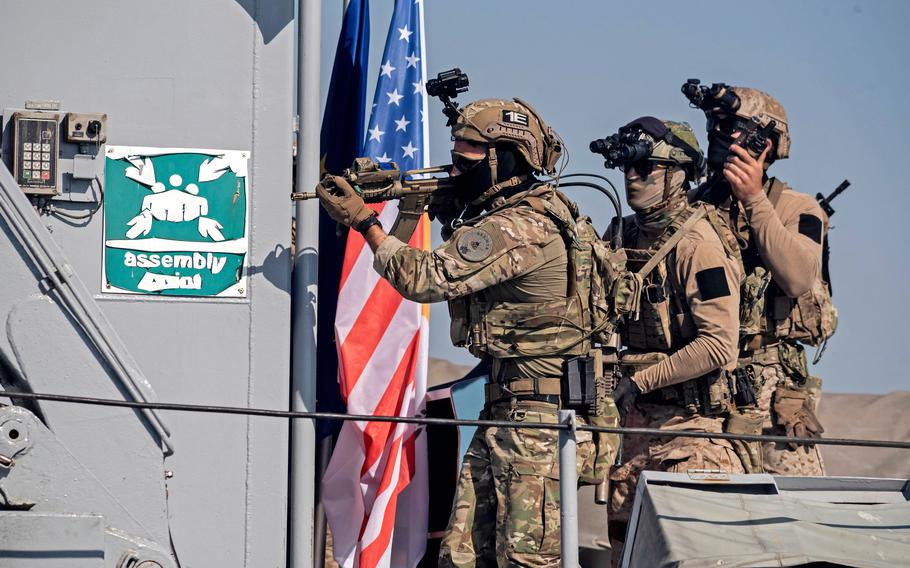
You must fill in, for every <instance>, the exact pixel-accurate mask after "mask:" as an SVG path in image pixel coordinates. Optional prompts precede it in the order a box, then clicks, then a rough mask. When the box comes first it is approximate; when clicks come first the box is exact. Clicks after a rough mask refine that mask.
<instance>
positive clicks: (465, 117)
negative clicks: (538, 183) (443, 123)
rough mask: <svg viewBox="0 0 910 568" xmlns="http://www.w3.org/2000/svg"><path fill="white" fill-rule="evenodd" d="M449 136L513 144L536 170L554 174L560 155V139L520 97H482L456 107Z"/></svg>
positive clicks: (479, 141)
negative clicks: (458, 107)
mask: <svg viewBox="0 0 910 568" xmlns="http://www.w3.org/2000/svg"><path fill="white" fill-rule="evenodd" d="M452 139H453V140H466V141H469V142H473V143H475V144H487V145H488V146H490V148H491V149H492V150H493V152H494V155H495V149H494V147H495V145H496V144H507V145H511V146H513V147H514V148H515V149H516V150H517V151H518V153H519V154H520V155H521V156H522V158H524V160H525V162H527V164H528V165H529V166H530V167H531V169H533V170H534V171H535V172H537V173H543V174H553V173H555V171H556V163H557V162H558V161H559V158H560V156H561V155H562V141H561V139H560V138H559V135H558V134H557V133H556V131H555V130H553V129H552V128H550V127H549V126H548V125H547V123H546V122H544V120H543V119H542V118H541V117H540V115H539V114H538V113H537V111H536V110H534V107H532V106H531V105H530V104H528V103H527V102H525V101H523V100H521V99H517V98H516V99H512V100H505V99H481V100H478V101H474V102H472V103H469V104H467V105H465V106H464V107H463V108H461V109H459V111H458V117H457V119H456V120H455V123H454V124H453V125H452Z"/></svg>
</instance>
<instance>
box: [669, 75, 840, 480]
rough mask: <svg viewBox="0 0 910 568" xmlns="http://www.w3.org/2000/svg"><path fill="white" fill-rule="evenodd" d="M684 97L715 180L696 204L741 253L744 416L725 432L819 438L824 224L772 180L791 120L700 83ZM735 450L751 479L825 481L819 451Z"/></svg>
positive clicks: (830, 315) (762, 101) (804, 199)
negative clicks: (814, 353)
mask: <svg viewBox="0 0 910 568" xmlns="http://www.w3.org/2000/svg"><path fill="white" fill-rule="evenodd" d="M682 91H683V94H685V95H686V97H687V98H688V99H689V101H690V103H692V106H694V107H697V108H700V109H701V110H703V111H704V113H705V116H706V118H707V129H708V166H709V168H710V172H711V173H710V176H709V178H708V181H707V182H706V183H705V184H704V186H703V187H701V188H699V189H698V190H696V191H694V192H693V196H694V197H695V198H697V199H704V200H707V201H711V202H713V203H715V204H717V205H718V206H719V207H720V208H721V210H722V212H723V213H724V220H725V222H726V225H727V226H728V227H729V230H728V241H729V242H730V243H731V244H733V245H736V246H737V248H738V249H740V250H741V266H742V269H743V273H744V280H743V284H742V294H741V299H742V305H741V308H740V318H741V323H740V334H739V335H740V337H739V346H740V353H739V363H738V365H737V368H736V370H735V378H736V385H737V393H738V396H737V401H736V402H737V406H738V407H739V410H738V411H737V412H736V413H733V414H731V416H730V420H729V424H728V426H727V430H728V431H730V432H738V433H749V434H754V433H765V434H774V435H789V436H793V435H796V436H810V437H811V436H820V435H821V434H822V432H823V431H824V428H822V426H821V424H820V423H819V421H818V418H817V416H816V407H817V403H818V396H819V395H820V388H821V381H820V380H819V379H818V378H816V377H813V376H811V375H810V373H809V367H808V361H807V359H806V354H805V349H804V347H803V345H802V344H807V345H822V346H824V344H825V343H826V342H827V340H828V338H829V337H830V336H831V335H832V334H833V333H834V330H835V328H836V325H837V311H836V310H835V308H834V306H833V304H832V302H831V296H830V284H829V283H828V282H827V281H825V279H824V278H823V277H822V271H821V262H820V259H821V256H822V250H823V245H824V242H825V240H826V239H827V232H828V217H827V215H826V214H825V213H824V212H823V211H822V209H821V207H819V205H818V203H816V201H815V200H814V199H812V198H811V197H810V196H808V195H805V194H802V193H798V192H796V191H794V190H793V189H791V188H790V187H789V186H788V185H787V184H785V183H784V182H782V181H780V180H779V179H777V178H774V177H769V176H768V175H767V169H768V167H769V166H770V165H771V164H772V163H773V162H775V161H777V160H783V159H785V158H787V157H789V154H790V131H789V126H788V121H787V115H786V113H785V112H784V109H783V107H782V106H781V104H780V103H779V102H778V101H777V100H775V99H774V98H773V97H771V96H770V95H768V94H766V93H764V92H762V91H759V90H756V89H749V88H744V87H730V86H728V85H725V84H723V83H715V84H714V85H712V86H711V87H707V86H704V85H701V84H700V83H699V81H698V80H695V79H690V80H689V81H688V82H687V83H685V84H684V85H683V87H682ZM737 449H738V450H739V451H740V453H741V455H742V457H743V461H744V463H745V464H746V466H747V471H748V472H750V473H751V472H761V471H765V472H768V473H773V474H778V475H824V465H823V463H822V459H821V455H820V454H819V452H818V449H817V447H816V446H797V445H786V444H775V443H763V444H758V443H753V444H743V443H737Z"/></svg>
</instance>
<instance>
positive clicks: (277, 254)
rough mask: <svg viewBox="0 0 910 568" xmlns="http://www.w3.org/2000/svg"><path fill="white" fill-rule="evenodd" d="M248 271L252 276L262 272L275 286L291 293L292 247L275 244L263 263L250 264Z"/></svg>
mask: <svg viewBox="0 0 910 568" xmlns="http://www.w3.org/2000/svg"><path fill="white" fill-rule="evenodd" d="M247 273H248V274H249V275H250V276H252V275H254V274H262V275H263V276H265V279H266V280H268V281H269V282H270V283H271V284H272V285H273V286H275V287H276V288H278V289H279V290H282V291H284V292H286V293H288V294H290V293H291V281H290V274H291V249H289V248H288V247H285V246H283V245H275V248H274V249H272V251H271V252H270V253H269V254H268V255H267V256H266V257H265V259H264V260H263V261H262V264H260V265H255V264H253V265H250V268H249V270H248V272H247Z"/></svg>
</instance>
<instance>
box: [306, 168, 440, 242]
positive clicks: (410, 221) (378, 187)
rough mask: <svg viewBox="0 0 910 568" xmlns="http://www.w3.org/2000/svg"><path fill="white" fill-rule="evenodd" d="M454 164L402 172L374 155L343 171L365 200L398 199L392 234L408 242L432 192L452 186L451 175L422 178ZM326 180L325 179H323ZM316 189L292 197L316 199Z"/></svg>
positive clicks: (367, 201)
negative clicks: (375, 158)
mask: <svg viewBox="0 0 910 568" xmlns="http://www.w3.org/2000/svg"><path fill="white" fill-rule="evenodd" d="M450 168H451V166H436V167H432V168H421V169H417V170H405V171H404V172H402V171H401V170H400V169H399V167H398V164H396V163H395V162H386V163H382V164H380V163H378V162H376V161H374V160H373V159H371V158H357V159H355V160H354V163H353V165H351V167H350V168H347V169H346V170H344V172H342V174H341V177H343V178H344V179H345V180H346V181H347V182H348V183H350V184H351V186H352V187H353V188H354V190H356V191H357V193H359V194H360V196H361V197H363V200H364V202H366V203H381V202H383V201H389V200H392V199H397V200H398V201H399V202H398V218H397V219H395V224H394V225H392V229H391V231H389V234H390V235H394V236H396V237H398V238H399V239H401V240H402V241H403V242H408V240H410V238H411V235H412V234H413V233H414V229H416V228H417V223H418V222H419V221H420V216H421V215H423V214H424V212H425V211H426V208H427V205H429V203H430V199H431V197H432V195H433V192H435V191H438V190H440V189H445V188H451V187H453V182H452V180H451V179H450V178H448V177H425V178H423V177H421V178H417V179H415V176H423V175H427V174H436V173H446V174H447V173H448V172H449V170H450ZM323 183H326V180H323ZM315 198H316V192H312V191H306V192H298V193H292V194H291V199H292V200H295V201H298V200H303V199H315Z"/></svg>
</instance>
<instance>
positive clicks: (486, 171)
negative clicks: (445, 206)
mask: <svg viewBox="0 0 910 568" xmlns="http://www.w3.org/2000/svg"><path fill="white" fill-rule="evenodd" d="M496 157H497V159H498V160H499V163H498V164H497V166H496V179H495V180H494V179H493V176H492V172H490V158H489V155H488V156H486V157H485V158H484V159H483V160H481V161H480V163H479V164H477V165H476V166H473V167H472V168H471V169H470V170H468V171H466V172H463V173H460V174H458V175H457V176H455V177H453V178H452V181H453V182H455V191H456V192H457V193H458V195H459V196H460V197H461V198H462V199H463V200H464V201H465V202H466V203H469V202H471V201H473V200H475V199H477V198H478V197H480V195H481V194H483V192H485V191H486V190H488V189H490V188H491V187H493V186H494V185H496V184H497V183H501V182H504V181H506V180H508V179H509V178H511V177H513V176H517V175H522V174H524V173H527V172H528V171H529V170H528V167H527V166H525V165H524V161H522V160H520V159H519V157H518V156H517V155H516V152H515V150H513V149H511V148H510V147H507V146H499V145H497V146H496ZM491 197H492V196H491Z"/></svg>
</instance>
